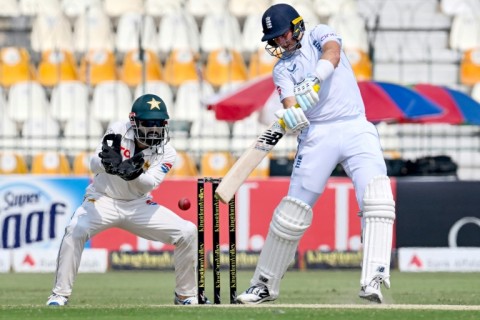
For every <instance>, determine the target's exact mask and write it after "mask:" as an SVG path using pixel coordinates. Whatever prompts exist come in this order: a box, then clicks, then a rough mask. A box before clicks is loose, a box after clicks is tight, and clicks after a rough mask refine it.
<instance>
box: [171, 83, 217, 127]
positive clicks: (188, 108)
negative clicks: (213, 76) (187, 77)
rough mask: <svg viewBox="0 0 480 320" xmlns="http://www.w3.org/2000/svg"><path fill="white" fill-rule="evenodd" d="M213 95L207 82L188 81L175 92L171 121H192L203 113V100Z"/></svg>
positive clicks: (211, 88)
mask: <svg viewBox="0 0 480 320" xmlns="http://www.w3.org/2000/svg"><path fill="white" fill-rule="evenodd" d="M213 94H214V90H213V87H212V85H211V84H209V83H208V82H205V81H203V82H200V81H188V82H185V83H183V84H182V85H180V87H179V88H178V90H177V98H176V99H175V107H174V109H173V116H172V119H175V120H187V121H194V120H196V119H198V118H199V117H201V114H202V111H205V106H204V105H203V100H205V99H206V98H207V97H209V96H211V95H213Z"/></svg>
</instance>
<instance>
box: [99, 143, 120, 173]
mask: <svg viewBox="0 0 480 320" xmlns="http://www.w3.org/2000/svg"><path fill="white" fill-rule="evenodd" d="M109 141H111V144H110V145H109ZM121 142H122V135H121V134H114V133H110V134H107V135H105V137H103V141H102V151H101V152H100V153H99V154H98V156H99V157H100V158H101V159H102V165H103V167H104V168H105V172H107V173H109V174H117V168H118V166H119V165H120V164H121V163H122V154H121V153H120V144H121Z"/></svg>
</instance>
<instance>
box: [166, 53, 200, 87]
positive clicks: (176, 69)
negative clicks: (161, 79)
mask: <svg viewBox="0 0 480 320" xmlns="http://www.w3.org/2000/svg"><path fill="white" fill-rule="evenodd" d="M199 72H200V71H198V70H197V56H196V54H195V53H194V52H193V51H192V50H191V49H177V50H173V51H172V52H171V53H170V55H169V56H168V58H167V61H166V62H165V69H164V74H165V81H166V82H167V83H168V84H170V85H172V86H176V87H178V86H179V85H181V84H182V83H185V82H187V81H192V80H198V78H199V77H198V73H199Z"/></svg>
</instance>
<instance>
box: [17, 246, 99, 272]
mask: <svg viewBox="0 0 480 320" xmlns="http://www.w3.org/2000/svg"><path fill="white" fill-rule="evenodd" d="M12 252H13V261H12V267H13V271H14V272H55V269H56V267H57V253H58V251H57V250H55V249H35V250H32V249H19V250H14V251H12ZM107 268H108V251H107V250H105V249H85V250H84V251H83V254H82V260H81V262H80V267H79V269H78V272H99V273H103V272H106V271H107Z"/></svg>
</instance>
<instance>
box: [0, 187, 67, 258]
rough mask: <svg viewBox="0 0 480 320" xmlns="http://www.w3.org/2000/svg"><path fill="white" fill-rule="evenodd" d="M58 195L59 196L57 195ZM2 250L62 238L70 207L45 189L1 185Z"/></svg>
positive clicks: (0, 222)
mask: <svg viewBox="0 0 480 320" xmlns="http://www.w3.org/2000/svg"><path fill="white" fill-rule="evenodd" d="M57 197H58V196H57ZM0 208H1V211H0V227H1V230H2V238H1V239H0V249H17V248H20V247H23V246H25V245H32V244H42V243H43V244H45V243H46V242H47V241H51V240H52V239H55V238H57V237H59V238H60V237H61V234H60V233H61V230H62V229H63V227H64V226H63V223H62V225H60V224H59V220H61V221H62V222H63V221H64V219H65V218H64V217H65V215H66V214H67V211H68V206H67V204H66V203H65V202H63V201H59V200H58V199H56V198H55V197H54V196H53V195H52V194H50V193H49V192H48V189H46V188H40V187H37V186H36V185H33V184H27V183H11V184H7V185H4V186H3V187H2V188H0Z"/></svg>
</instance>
